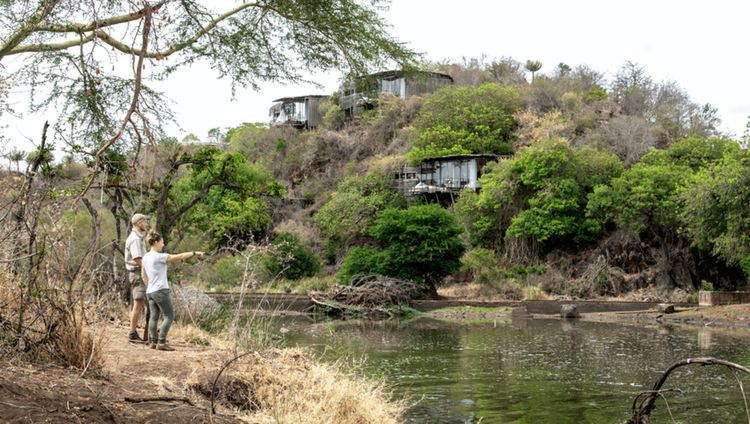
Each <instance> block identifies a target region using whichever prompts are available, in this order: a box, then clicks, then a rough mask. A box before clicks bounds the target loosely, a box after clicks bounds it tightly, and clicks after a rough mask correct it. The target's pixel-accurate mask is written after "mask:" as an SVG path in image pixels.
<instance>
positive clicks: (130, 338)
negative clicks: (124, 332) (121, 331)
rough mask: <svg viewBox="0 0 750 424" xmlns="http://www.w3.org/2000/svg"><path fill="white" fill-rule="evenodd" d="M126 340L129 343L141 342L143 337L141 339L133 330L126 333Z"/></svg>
mask: <svg viewBox="0 0 750 424" xmlns="http://www.w3.org/2000/svg"><path fill="white" fill-rule="evenodd" d="M128 341H129V342H130V343H143V339H141V338H140V337H139V336H138V333H136V332H135V331H131V332H130V334H128Z"/></svg>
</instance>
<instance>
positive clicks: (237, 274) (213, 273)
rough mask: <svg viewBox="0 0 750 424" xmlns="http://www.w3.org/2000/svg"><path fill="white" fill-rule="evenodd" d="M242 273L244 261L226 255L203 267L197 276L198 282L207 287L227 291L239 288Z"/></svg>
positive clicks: (238, 257) (237, 257) (240, 258)
mask: <svg viewBox="0 0 750 424" xmlns="http://www.w3.org/2000/svg"><path fill="white" fill-rule="evenodd" d="M244 273H245V261H244V259H243V258H242V257H241V256H234V255H228V256H224V257H222V258H220V259H219V260H217V261H216V262H214V263H213V264H210V265H208V266H205V267H203V268H202V269H201V270H200V272H199V273H198V276H199V278H200V281H201V282H202V283H203V284H205V285H206V286H208V287H213V288H216V287H219V288H223V289H227V288H231V287H236V286H239V285H240V284H241V283H242V277H243V275H244Z"/></svg>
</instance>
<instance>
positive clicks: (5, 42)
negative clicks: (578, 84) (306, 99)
mask: <svg viewBox="0 0 750 424" xmlns="http://www.w3.org/2000/svg"><path fill="white" fill-rule="evenodd" d="M385 4H386V3H385V2H383V1H381V0H366V1H355V0H333V1H320V0H267V1H258V2H241V3H237V4H234V5H231V4H230V5H229V6H226V8H225V9H223V10H217V9H218V8H219V6H217V5H216V4H215V3H213V2H201V1H192V0H181V1H176V0H162V1H143V2H137V3H135V2H114V1H93V2H87V3H80V2H78V1H73V0H40V1H36V2H32V1H4V2H2V6H3V7H2V11H0V40H2V41H0V64H2V63H3V62H7V61H6V59H8V58H9V57H12V56H18V55H23V56H24V60H23V62H22V66H20V67H19V69H20V70H19V71H17V72H15V73H14V75H12V80H13V81H16V83H17V84H21V85H28V86H30V87H31V108H32V111H34V110H39V109H41V108H45V107H47V106H50V105H55V106H56V107H58V109H59V110H60V111H61V113H62V117H61V119H59V121H58V122H57V127H56V129H57V134H56V135H57V137H64V139H65V140H66V142H68V143H69V144H71V145H72V148H73V151H74V152H76V153H81V154H91V155H94V154H95V155H96V157H97V158H100V157H101V156H102V154H103V151H104V150H106V149H107V148H110V147H112V146H115V145H116V144H118V143H124V144H125V145H126V146H132V145H141V143H143V142H144V141H145V140H149V141H150V142H155V140H157V139H159V138H161V137H162V136H163V134H159V132H158V128H159V123H163V121H165V120H170V119H172V116H171V115H170V114H169V108H168V106H167V102H166V100H165V99H164V97H163V96H162V95H161V93H158V92H156V91H154V90H151V89H149V88H148V87H147V86H146V85H145V84H144V83H145V82H146V81H148V80H150V79H163V78H168V77H169V75H170V74H171V73H172V72H174V71H175V70H177V69H179V68H181V67H185V66H190V65H192V64H193V63H196V62H199V61H200V62H208V63H209V64H210V66H211V68H212V69H214V70H215V71H216V73H217V75H218V77H221V78H228V79H229V80H230V81H231V83H232V87H233V89H235V88H237V87H238V86H239V87H251V88H258V83H259V82H262V81H285V82H300V81H306V75H308V74H309V73H310V71H312V70H331V69H341V68H345V70H347V71H349V72H355V73H357V72H359V73H361V72H365V71H367V70H370V69H371V68H372V67H377V66H382V65H383V64H385V63H388V62H390V61H395V62H398V63H399V64H402V65H407V64H409V63H410V62H411V60H412V59H413V57H414V54H413V52H411V51H410V50H409V49H408V48H407V47H405V45H404V44H403V43H401V42H399V41H397V40H395V39H394V38H392V37H391V36H389V35H388V34H387V29H388V28H387V26H386V24H385V23H384V21H383V19H382V18H381V17H380V15H379V13H380V12H381V11H382V10H383V8H384V6H385ZM5 79H6V78H5V76H3V80H5ZM8 79H10V78H8ZM63 134H64V136H63ZM96 169H97V166H95V167H94V170H95V172H96Z"/></svg>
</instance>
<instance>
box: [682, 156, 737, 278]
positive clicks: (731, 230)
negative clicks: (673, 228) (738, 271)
mask: <svg viewBox="0 0 750 424" xmlns="http://www.w3.org/2000/svg"><path fill="white" fill-rule="evenodd" d="M680 200H681V201H682V202H683V204H684V207H683V209H682V210H681V212H680V218H681V219H682V222H683V225H684V228H685V232H686V233H687V234H688V235H689V236H690V238H691V242H692V244H693V245H694V246H696V247H699V248H701V249H705V250H710V251H712V252H713V253H714V254H715V255H717V256H719V257H721V258H723V259H724V260H726V261H727V262H728V263H730V264H739V265H740V267H741V268H742V269H743V271H744V272H745V274H746V275H750V272H748V271H750V267H749V266H748V265H750V214H748V213H747V205H748V204H750V157H749V156H748V154H747V152H744V151H743V152H729V153H727V155H726V156H725V158H724V160H723V161H721V162H718V163H716V164H715V165H714V166H712V167H708V168H705V169H703V170H702V171H700V172H698V173H697V174H696V175H695V178H693V179H692V181H691V183H690V184H689V186H688V188H687V189H686V190H685V192H684V193H683V194H682V196H681V198H680Z"/></svg>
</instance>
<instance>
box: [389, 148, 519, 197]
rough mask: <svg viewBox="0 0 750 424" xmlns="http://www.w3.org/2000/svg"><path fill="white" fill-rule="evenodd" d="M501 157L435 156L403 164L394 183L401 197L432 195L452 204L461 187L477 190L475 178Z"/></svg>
mask: <svg viewBox="0 0 750 424" xmlns="http://www.w3.org/2000/svg"><path fill="white" fill-rule="evenodd" d="M502 158H504V156H497V155H486V154H470V155H449V156H438V157H434V158H429V159H425V160H423V161H422V162H421V163H419V164H418V165H415V166H409V165H404V166H403V167H401V170H400V171H399V173H397V174H396V175H395V178H394V183H395V186H396V188H397V190H398V191H399V192H401V194H403V195H404V196H407V197H409V196H420V195H433V196H434V197H435V198H436V199H437V200H438V201H441V202H442V201H452V199H453V195H454V194H457V193H458V192H460V191H461V190H463V189H465V188H469V189H472V190H474V191H478V190H479V189H480V188H481V185H480V184H479V181H478V180H479V177H481V176H482V168H484V166H485V165H487V163H488V162H491V161H497V160H498V159H502Z"/></svg>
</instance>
